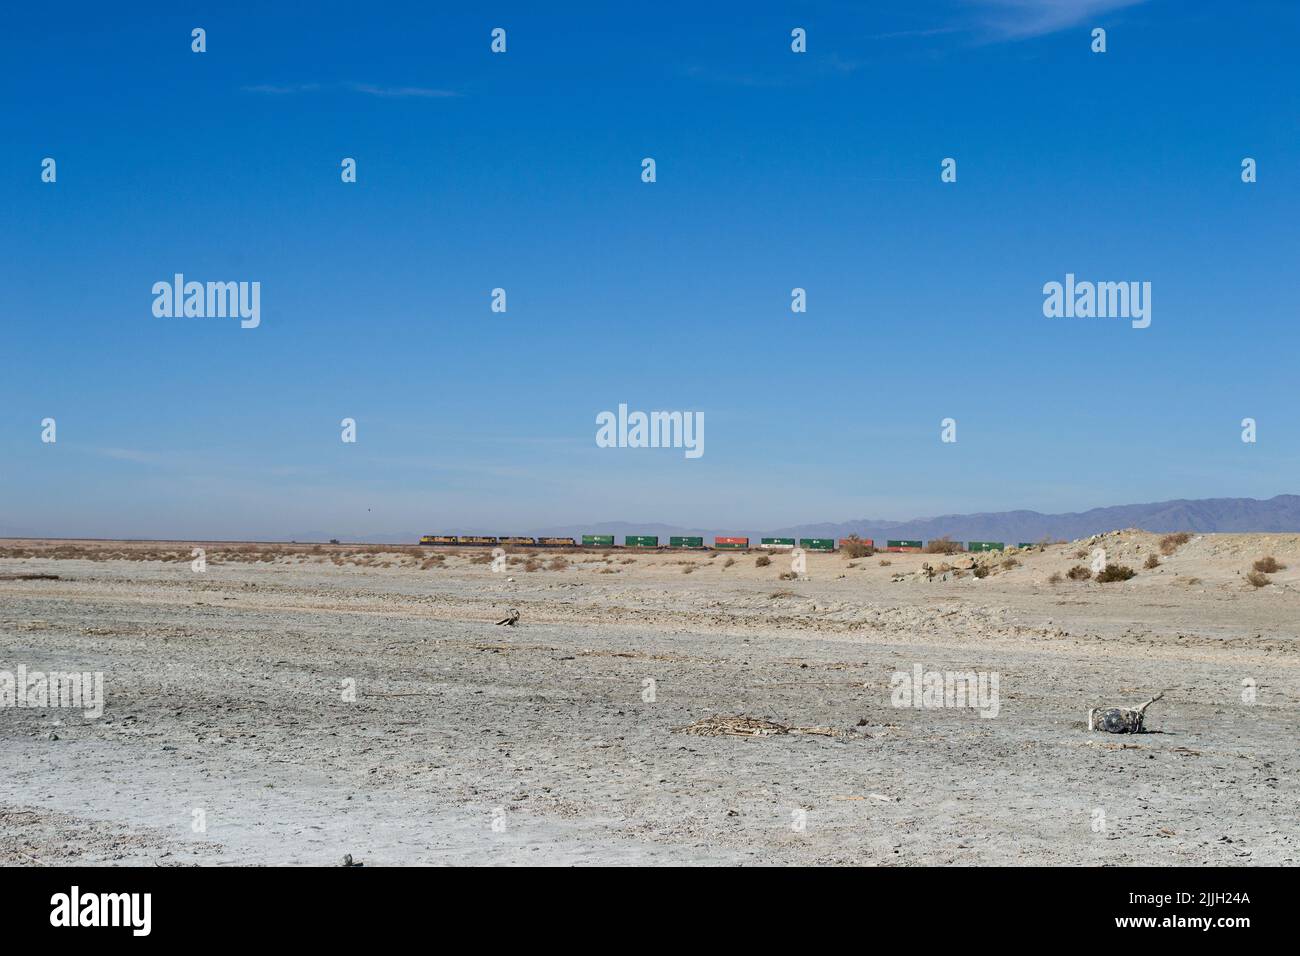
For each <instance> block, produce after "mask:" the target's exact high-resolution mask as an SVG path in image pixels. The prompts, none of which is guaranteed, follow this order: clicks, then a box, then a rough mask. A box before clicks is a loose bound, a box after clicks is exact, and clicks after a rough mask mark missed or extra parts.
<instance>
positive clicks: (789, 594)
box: [768, 590, 794, 599]
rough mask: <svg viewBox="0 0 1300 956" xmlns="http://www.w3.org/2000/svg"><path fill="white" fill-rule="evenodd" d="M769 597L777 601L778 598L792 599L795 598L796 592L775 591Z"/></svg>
mask: <svg viewBox="0 0 1300 956" xmlns="http://www.w3.org/2000/svg"><path fill="white" fill-rule="evenodd" d="M768 597H769V598H773V599H776V598H792V597H794V592H793V591H786V590H781V591H773V592H772V593H771V594H769V595H768Z"/></svg>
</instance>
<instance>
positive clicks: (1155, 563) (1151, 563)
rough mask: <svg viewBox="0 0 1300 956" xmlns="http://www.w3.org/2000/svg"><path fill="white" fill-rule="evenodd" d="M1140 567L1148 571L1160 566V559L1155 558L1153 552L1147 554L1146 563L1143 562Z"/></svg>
mask: <svg viewBox="0 0 1300 956" xmlns="http://www.w3.org/2000/svg"><path fill="white" fill-rule="evenodd" d="M1142 567H1144V568H1146V569H1147V570H1148V571H1150V570H1151V569H1152V568H1158V567H1160V559H1159V558H1157V557H1156V556H1155V555H1154V554H1148V555H1147V559H1146V563H1145V564H1143V565H1142Z"/></svg>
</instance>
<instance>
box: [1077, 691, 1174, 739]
mask: <svg viewBox="0 0 1300 956" xmlns="http://www.w3.org/2000/svg"><path fill="white" fill-rule="evenodd" d="M1164 696H1165V692H1164V691H1161V692H1160V693H1158V694H1156V696H1154V697H1152V698H1151V699H1150V700H1149V701H1147V702H1146V703H1145V704H1141V705H1139V706H1137V707H1133V708H1129V707H1094V708H1092V710H1090V711H1088V729H1089V730H1099V731H1105V732H1106V733H1108V734H1140V733H1142V732H1143V727H1142V719H1143V717H1144V715H1145V714H1146V712H1147V708H1148V707H1150V706H1151V705H1152V704H1154V703H1155V702H1156V701H1158V700H1159V699H1160V698H1161V697H1164Z"/></svg>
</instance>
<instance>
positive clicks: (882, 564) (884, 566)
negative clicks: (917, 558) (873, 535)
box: [880, 558, 893, 568]
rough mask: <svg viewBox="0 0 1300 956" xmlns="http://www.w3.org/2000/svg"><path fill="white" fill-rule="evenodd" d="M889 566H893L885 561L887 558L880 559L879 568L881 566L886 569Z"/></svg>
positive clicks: (888, 561)
mask: <svg viewBox="0 0 1300 956" xmlns="http://www.w3.org/2000/svg"><path fill="white" fill-rule="evenodd" d="M891 564H893V562H892V561H890V560H889V559H887V558H885V559H882V560H881V562H880V566H881V567H882V568H887V567H889V566H890V565H891Z"/></svg>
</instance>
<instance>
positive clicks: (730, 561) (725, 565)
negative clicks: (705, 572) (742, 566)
mask: <svg viewBox="0 0 1300 956" xmlns="http://www.w3.org/2000/svg"><path fill="white" fill-rule="evenodd" d="M735 563H736V559H735V558H733V557H731V556H730V555H728V556H727V560H726V561H723V562H722V566H723V568H729V567H731V566H732V565H733V564H735Z"/></svg>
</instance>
